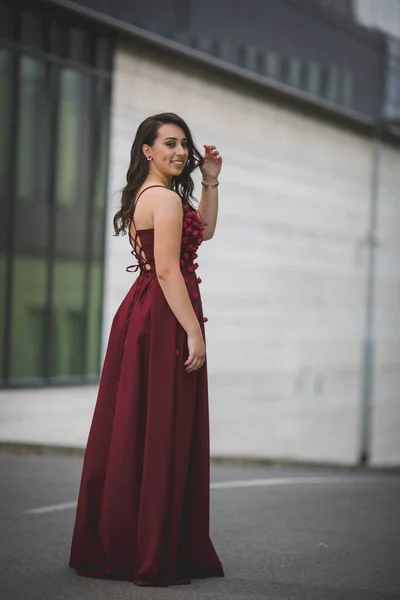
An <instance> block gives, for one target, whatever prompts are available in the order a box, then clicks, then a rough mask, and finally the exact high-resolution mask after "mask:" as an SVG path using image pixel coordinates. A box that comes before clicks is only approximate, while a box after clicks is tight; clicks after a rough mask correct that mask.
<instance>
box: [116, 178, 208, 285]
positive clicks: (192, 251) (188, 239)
mask: <svg viewBox="0 0 400 600" xmlns="http://www.w3.org/2000/svg"><path fill="white" fill-rule="evenodd" d="M153 187H165V186H163V185H151V186H149V187H147V188H145V189H144V190H142V191H141V193H140V194H139V196H138V197H137V199H136V200H135V206H136V205H137V202H138V200H139V198H140V196H141V195H142V194H143V193H144V192H145V191H146V190H149V189H150V188H153ZM132 224H133V226H134V228H135V235H134V236H133V237H132V235H131V225H132ZM203 239H204V226H203V225H202V223H201V220H200V217H199V215H198V214H197V212H196V211H194V210H191V209H190V207H189V206H186V205H185V206H184V207H183V219H182V242H181V253H180V266H181V269H182V272H183V275H184V278H185V281H186V283H187V282H188V277H190V275H194V273H195V271H196V269H197V268H198V266H199V265H198V264H197V262H195V261H196V259H197V250H198V248H199V246H200V244H201V243H202V242H203ZM129 242H130V244H131V246H132V250H131V254H132V255H133V256H134V257H135V258H136V260H137V264H136V265H130V266H129V267H127V268H126V270H127V271H128V272H129V273H134V272H136V271H138V270H140V272H141V273H142V274H145V275H146V274H149V275H150V274H151V275H155V261H154V229H136V226H135V221H134V217H132V221H131V223H130V226H129ZM200 282H201V280H198V283H200Z"/></svg>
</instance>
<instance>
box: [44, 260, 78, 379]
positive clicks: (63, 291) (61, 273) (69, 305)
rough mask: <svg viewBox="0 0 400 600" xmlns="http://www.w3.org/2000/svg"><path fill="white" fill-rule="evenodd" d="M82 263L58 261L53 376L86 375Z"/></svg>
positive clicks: (52, 345) (55, 279)
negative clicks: (84, 365) (84, 366)
mask: <svg viewBox="0 0 400 600" xmlns="http://www.w3.org/2000/svg"><path fill="white" fill-rule="evenodd" d="M84 278H85V264H84V262H83V261H75V260H57V262H56V264H55V265H54V274H53V294H52V306H53V310H52V323H51V325H52V332H51V356H52V364H51V375H52V377H67V376H71V375H79V374H82V373H83V352H84V344H83V342H84V337H83V336H84V328H83V326H84V300H85V298H84Z"/></svg>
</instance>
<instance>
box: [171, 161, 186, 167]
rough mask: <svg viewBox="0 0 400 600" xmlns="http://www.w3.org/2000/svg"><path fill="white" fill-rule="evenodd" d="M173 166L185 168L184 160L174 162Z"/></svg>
mask: <svg viewBox="0 0 400 600" xmlns="http://www.w3.org/2000/svg"><path fill="white" fill-rule="evenodd" d="M172 164H173V165H176V166H177V167H183V165H184V164H185V163H184V162H183V160H173V161H172Z"/></svg>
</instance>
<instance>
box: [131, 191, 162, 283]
mask: <svg viewBox="0 0 400 600" xmlns="http://www.w3.org/2000/svg"><path fill="white" fill-rule="evenodd" d="M156 187H160V188H165V186H164V185H149V186H148V187H147V188H144V190H142V191H141V192H140V194H139V195H138V197H137V198H136V200H135V207H136V205H137V203H138V201H139V198H140V196H141V195H142V194H143V193H144V192H145V191H146V190H150V189H151V188H156ZM132 224H133V226H134V228H135V235H134V237H132V235H131V225H132ZM128 234H129V243H130V245H131V246H132V250H131V254H132V255H133V256H134V257H135V258H136V260H137V264H136V265H129V267H126V270H127V271H128V273H135V272H136V271H138V270H140V272H141V273H151V272H153V274H154V272H155V263H154V229H136V225H135V216H134V214H133V216H132V220H131V222H130V223H129V229H128Z"/></svg>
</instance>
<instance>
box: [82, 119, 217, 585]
mask: <svg viewBox="0 0 400 600" xmlns="http://www.w3.org/2000/svg"><path fill="white" fill-rule="evenodd" d="M221 165H222V159H221V157H220V155H219V153H218V150H217V149H216V148H215V146H205V155H204V156H203V157H202V156H201V155H200V154H199V152H198V150H197V149H196V147H195V145H194V142H193V138H192V135H191V133H190V131H189V128H188V126H187V125H186V123H185V122H184V121H183V120H182V119H181V118H180V117H178V116H177V115H175V114H169V113H167V114H165V113H164V114H159V115H155V116H153V117H150V118H148V119H146V120H145V121H144V122H143V123H142V124H141V125H140V127H139V129H138V131H137V134H136V138H135V141H134V143H133V146H132V150H131V162H130V166H129V169H128V173H127V184H126V186H125V188H124V190H123V192H122V198H121V208H120V210H119V211H118V212H117V213H116V215H115V217H114V227H115V232H116V234H117V235H118V234H120V233H125V232H128V233H129V238H130V242H131V245H132V254H134V255H135V256H136V258H137V261H138V264H137V265H136V267H135V268H136V269H139V270H140V274H139V277H138V278H137V280H136V281H135V283H134V284H133V286H132V288H131V289H130V291H129V292H128V294H127V296H126V297H125V299H124V300H123V302H122V304H121V306H120V307H119V309H118V311H117V313H116V315H115V317H114V321H113V324H112V328H111V333H110V338H109V343H108V348H107V354H106V357H105V361H104V366H103V371H102V376H101V381H100V387H99V393H98V398H97V404H96V408H95V412H94V416H93V421H92V426H91V429H90V434H89V438H88V444H87V448H86V453H85V459H84V464H83V472H82V480H81V486H80V491H79V499H78V507H77V514H76V522H75V528H74V533H73V539H72V548H71V557H70V566H71V567H73V568H76V569H77V571H78V573H79V574H82V575H87V576H92V577H101V576H107V577H113V578H120V579H127V580H131V581H133V582H134V583H136V584H137V585H153V586H163V585H168V584H176V583H190V578H191V577H209V576H223V570H222V566H221V563H220V561H219V559H218V557H217V554H216V552H215V550H214V547H213V545H212V542H211V540H210V536H209V422H208V391H207V367H206V350H205V343H204V323H203V322H204V321H206V320H207V319H205V318H204V317H203V312H202V305H201V300H200V293H199V283H201V279H200V278H198V277H197V274H196V270H197V267H198V265H197V263H196V262H195V261H196V258H197V248H198V246H200V244H201V243H202V241H203V240H207V239H210V238H211V237H212V236H213V234H214V230H215V225H216V221H217V207H218V193H217V190H218V188H217V186H218V175H219V173H220V170H221ZM198 167H200V170H201V173H202V176H203V181H202V185H203V188H202V196H201V201H200V204H199V211H198V212H196V211H195V210H194V208H193V205H192V193H193V189H194V186H193V182H192V179H191V174H192V173H193V171H194V170H195V169H196V168H198Z"/></svg>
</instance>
